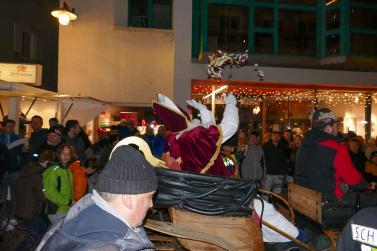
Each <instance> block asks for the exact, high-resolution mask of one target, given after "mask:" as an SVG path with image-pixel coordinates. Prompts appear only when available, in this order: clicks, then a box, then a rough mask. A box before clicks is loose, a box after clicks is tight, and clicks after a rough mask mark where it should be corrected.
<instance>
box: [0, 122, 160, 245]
mask: <svg viewBox="0 0 377 251" xmlns="http://www.w3.org/2000/svg"><path fill="white" fill-rule="evenodd" d="M23 122H25V121H23ZM29 124H30V126H29V127H30V130H31V133H30V137H26V136H25V135H23V134H26V133H25V132H26V130H25V128H22V130H20V133H19V134H17V133H16V130H15V125H16V123H15V121H14V120H11V119H8V118H7V117H5V120H4V121H3V122H2V123H1V127H0V147H1V149H0V150H1V153H0V161H1V164H0V185H1V186H0V188H1V190H0V192H1V193H0V196H1V197H0V198H1V201H0V209H1V218H2V220H1V221H0V229H3V227H4V225H8V227H7V228H8V229H10V230H11V229H13V228H14V226H15V225H18V226H22V227H23V228H25V229H27V230H29V233H32V234H34V235H35V236H34V237H35V239H40V238H41V237H42V236H43V234H44V233H45V232H46V231H47V229H48V226H49V225H51V224H54V223H55V222H56V221H57V220H58V219H60V218H62V217H63V216H65V215H66V214H67V212H68V210H69V209H70V208H71V207H72V206H73V205H74V204H75V203H77V202H78V201H79V200H80V199H81V198H82V197H83V196H85V195H86V194H87V193H90V192H92V191H93V188H94V187H95V184H96V181H97V178H98V174H99V173H100V172H101V170H102V169H103V168H104V166H105V165H106V163H107V162H108V159H109V155H110V153H111V151H112V149H113V147H114V146H115V144H116V143H117V142H118V141H119V140H121V139H123V138H126V137H129V136H140V137H142V138H144V139H145V141H146V142H147V143H148V144H149V146H150V147H151V149H152V150H153V153H154V154H155V155H156V156H161V154H162V152H163V144H164V140H163V139H164V137H165V134H166V130H165V127H164V126H160V127H159V129H158V133H157V134H156V135H154V131H153V129H152V128H151V127H150V126H148V128H147V130H146V133H145V134H144V135H140V133H139V131H138V130H137V129H136V127H135V124H134V122H132V121H125V120H121V121H120V123H119V125H114V126H112V127H111V128H110V130H109V131H105V130H104V129H102V128H99V129H98V130H97V131H96V133H97V138H98V140H97V141H96V142H94V143H92V142H91V141H90V140H89V137H88V135H87V134H86V133H85V131H84V130H83V129H82V128H81V127H80V124H79V122H78V121H77V120H68V121H66V122H65V124H64V125H62V124H59V121H58V120H57V119H56V118H51V119H50V120H49V128H48V129H47V128H43V119H42V117H40V116H38V115H35V116H33V117H32V118H31V120H30V122H29ZM23 126H24V125H22V127H23ZM1 235H2V233H1V232H0V237H1ZM30 245H32V244H31V243H30V241H29V240H28V239H25V240H24V241H23V242H21V244H20V245H19V247H18V250H28V247H30Z"/></svg>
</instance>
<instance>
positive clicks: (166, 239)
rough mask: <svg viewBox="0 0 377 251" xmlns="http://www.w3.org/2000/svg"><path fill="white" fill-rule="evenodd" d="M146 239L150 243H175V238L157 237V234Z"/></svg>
mask: <svg viewBox="0 0 377 251" xmlns="http://www.w3.org/2000/svg"><path fill="white" fill-rule="evenodd" d="M148 239H149V240H151V241H163V242H175V241H177V239H176V238H173V237H169V236H163V235H157V234H151V235H148Z"/></svg>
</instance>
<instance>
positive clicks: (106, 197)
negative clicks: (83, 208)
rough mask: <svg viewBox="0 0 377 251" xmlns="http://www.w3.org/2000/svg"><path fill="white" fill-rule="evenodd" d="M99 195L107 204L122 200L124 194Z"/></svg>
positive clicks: (103, 193) (101, 193) (100, 193)
mask: <svg viewBox="0 0 377 251" xmlns="http://www.w3.org/2000/svg"><path fill="white" fill-rule="evenodd" d="M99 195H100V196H101V197H102V199H104V200H105V201H107V202H111V201H113V200H116V199H118V198H122V196H123V195H124V194H116V193H107V192H99Z"/></svg>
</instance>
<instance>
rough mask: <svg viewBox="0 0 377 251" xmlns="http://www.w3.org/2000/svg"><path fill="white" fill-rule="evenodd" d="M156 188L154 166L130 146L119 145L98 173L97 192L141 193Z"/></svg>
mask: <svg viewBox="0 0 377 251" xmlns="http://www.w3.org/2000/svg"><path fill="white" fill-rule="evenodd" d="M156 189H157V176H156V173H155V170H154V167H153V166H152V165H151V164H149V162H148V161H147V160H146V159H145V158H144V156H143V154H142V153H141V152H140V151H138V150H136V149H135V148H133V147H132V146H128V145H124V146H119V147H118V148H116V149H115V150H114V152H113V153H112V155H111V158H110V159H109V161H108V162H107V164H106V165H105V167H104V169H103V170H102V172H101V173H100V174H99V175H98V181H97V184H96V190H97V192H107V193H113V194H142V193H149V192H152V191H155V190H156Z"/></svg>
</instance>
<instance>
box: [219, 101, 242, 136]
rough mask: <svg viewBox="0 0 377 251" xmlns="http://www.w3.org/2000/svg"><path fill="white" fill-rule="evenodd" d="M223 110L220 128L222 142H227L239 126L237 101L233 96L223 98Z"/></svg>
mask: <svg viewBox="0 0 377 251" xmlns="http://www.w3.org/2000/svg"><path fill="white" fill-rule="evenodd" d="M224 102H225V110H224V114H223V119H222V120H221V123H220V126H221V130H222V132H223V142H222V143H224V142H225V141H227V140H228V139H229V138H230V137H232V136H233V134H235V133H236V132H237V129H238V124H239V116H238V108H237V106H236V105H237V99H236V97H235V96H234V95H233V94H229V95H227V96H225V97H224Z"/></svg>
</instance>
